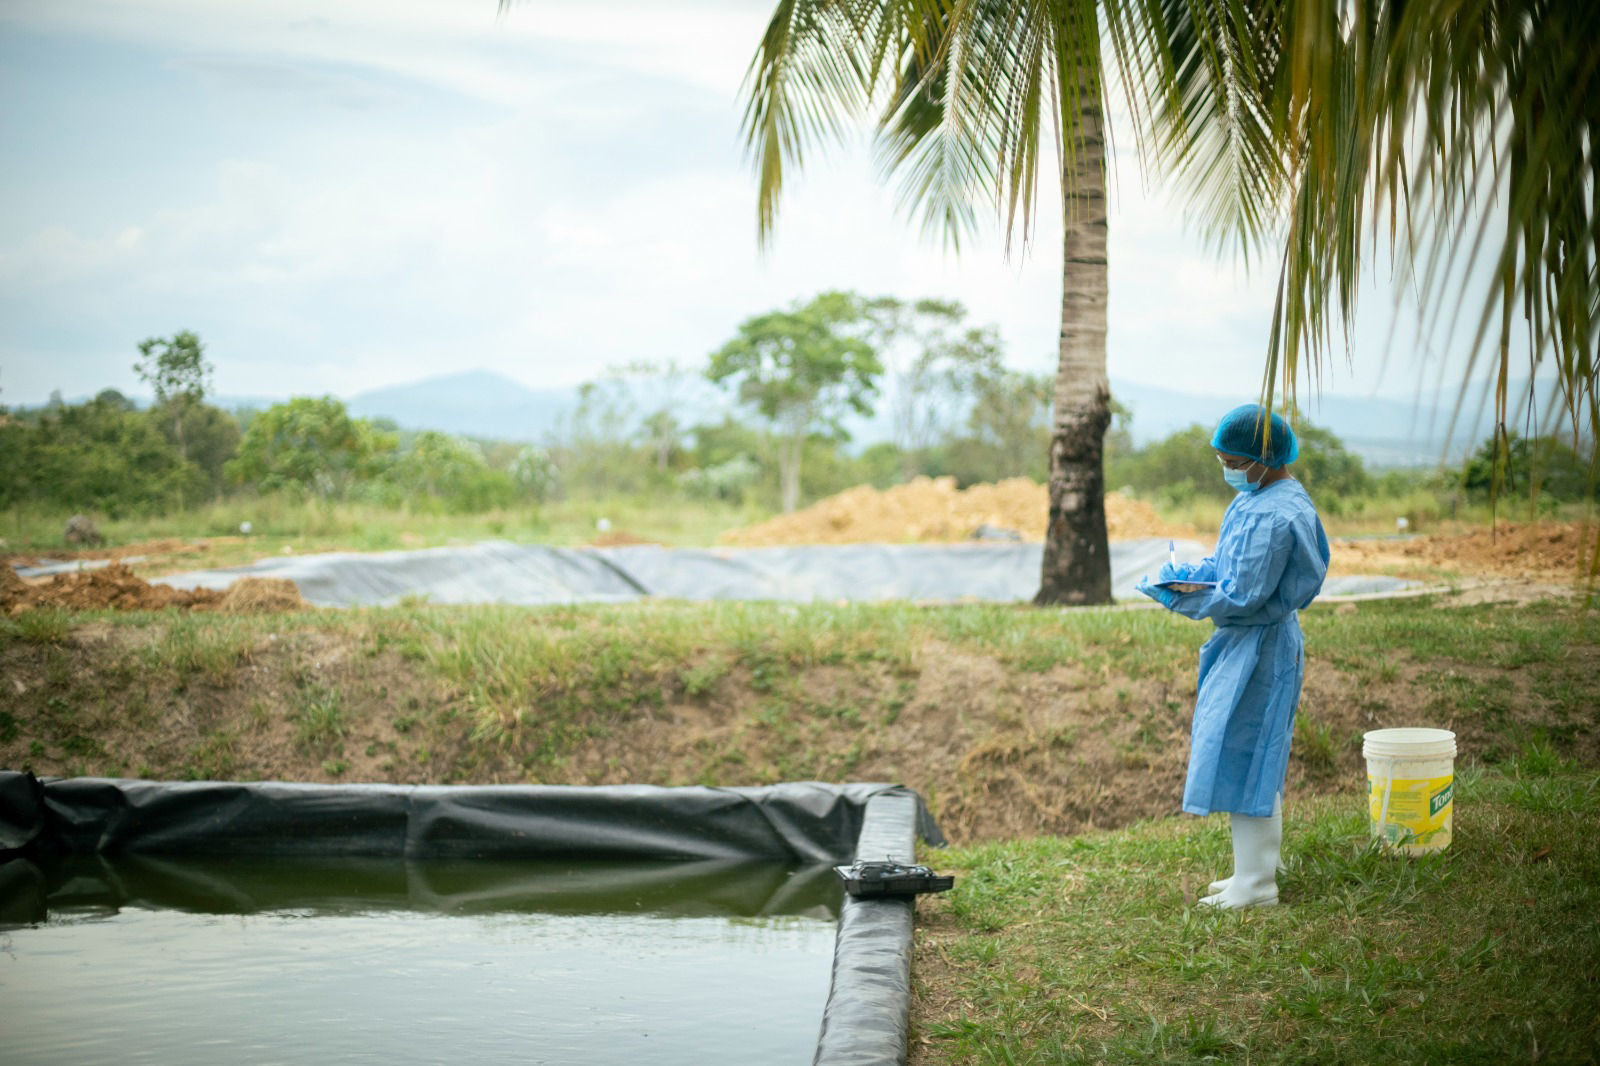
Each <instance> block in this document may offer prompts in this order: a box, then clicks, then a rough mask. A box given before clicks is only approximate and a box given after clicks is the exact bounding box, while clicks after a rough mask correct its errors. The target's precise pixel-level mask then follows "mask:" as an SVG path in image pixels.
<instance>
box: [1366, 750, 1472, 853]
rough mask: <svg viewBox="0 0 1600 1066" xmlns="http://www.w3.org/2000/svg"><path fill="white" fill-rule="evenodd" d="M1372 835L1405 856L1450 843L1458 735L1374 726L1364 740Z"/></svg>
mask: <svg viewBox="0 0 1600 1066" xmlns="http://www.w3.org/2000/svg"><path fill="white" fill-rule="evenodd" d="M1361 754H1362V755H1363V756H1365V757H1366V760H1367V807H1368V811H1369V813H1370V815H1371V818H1372V835H1373V836H1374V837H1377V838H1378V839H1379V840H1381V841H1383V843H1384V846H1385V847H1388V848H1392V849H1393V850H1395V851H1398V852H1401V853H1403V854H1405V855H1429V854H1432V853H1433V852H1436V851H1443V850H1444V849H1445V848H1447V847H1449V846H1450V828H1451V818H1452V815H1453V814H1454V807H1455V804H1454V793H1455V758H1456V735H1455V734H1454V733H1452V732H1450V730H1448V729H1374V730H1372V731H1371V732H1370V733H1367V734H1366V735H1365V736H1364V737H1363V738H1362V744H1361Z"/></svg>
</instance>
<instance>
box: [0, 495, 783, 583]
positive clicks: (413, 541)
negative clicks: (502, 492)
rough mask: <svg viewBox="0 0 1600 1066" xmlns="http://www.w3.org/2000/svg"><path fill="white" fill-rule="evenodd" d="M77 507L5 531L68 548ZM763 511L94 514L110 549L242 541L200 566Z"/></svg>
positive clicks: (257, 505) (12, 517)
mask: <svg viewBox="0 0 1600 1066" xmlns="http://www.w3.org/2000/svg"><path fill="white" fill-rule="evenodd" d="M71 513H72V512H70V511H55V510H34V509H21V508H12V509H10V510H9V511H8V512H6V513H5V514H4V515H0V519H3V521H0V532H3V534H4V536H5V538H6V540H7V541H8V542H9V548H8V550H11V551H34V552H40V553H49V552H50V551H62V550H65V549H66V544H65V542H64V541H63V540H62V533H63V532H64V530H65V527H66V521H67V518H68V516H69V515H70V514H71ZM767 517H769V514H768V513H767V512H765V511H762V510H760V509H758V508H755V507H748V506H734V505H730V504H720V503H707V502H697V501H689V500H682V499H677V498H675V497H673V498H661V499H652V498H649V497H614V498H602V499H576V500H561V501H555V502H551V503H548V504H544V505H540V506H534V505H528V506H525V507H513V508H504V509H497V510H492V511H485V512H482V513H479V514H443V513H438V512H436V511H434V510H430V509H417V510H411V509H406V508H391V507H380V506H376V505H372V504H361V503H334V502H324V501H318V500H300V499H296V498H294V497H292V496H289V495H268V496H248V497H237V498H231V499H224V500H219V501H217V502H214V503H209V504H203V505H200V506H197V507H191V508H187V509H185V510H183V511H178V512H175V513H172V514H164V515H151V516H130V517H124V518H115V519H114V518H107V517H104V516H95V519H96V524H97V526H98V527H99V530H100V532H101V534H102V535H103V536H104V537H105V538H106V541H107V543H108V544H109V545H112V546H115V545H120V544H133V543H138V542H140V541H149V540H159V539H164V538H169V537H175V538H180V539H199V538H237V541H238V542H237V543H221V544H213V545H212V547H211V550H210V551H209V552H208V553H207V554H206V555H205V556H196V557H195V558H196V563H195V565H197V566H199V565H208V566H217V565H225V564H231V563H234V562H238V561H240V560H242V559H247V558H255V557H258V556H262V555H277V554H280V553H282V552H284V551H285V550H286V549H287V550H289V551H292V552H298V553H305V552H315V551H332V550H354V551H388V550H393V549H398V548H419V547H430V546H435V545H442V544H458V543H470V542H473V541H482V540H510V541H517V542H522V543H538V544H550V545H556V546H563V547H565V546H574V545H579V544H587V543H589V542H590V541H592V540H593V539H595V537H597V536H598V535H599V523H600V521H601V520H602V519H604V520H605V521H606V522H608V523H609V524H610V528H611V530H612V532H618V531H628V532H631V533H633V534H635V535H638V536H641V537H646V538H649V539H651V540H656V541H660V542H661V543H664V544H672V545H692V544H711V543H714V542H715V540H716V538H717V535H718V534H719V533H722V532H724V531H726V530H729V529H737V528H740V527H742V526H746V525H751V524H753V523H755V522H759V521H761V520H762V519H765V518H767ZM243 522H249V523H250V529H251V531H250V535H249V536H248V537H243V536H241V534H240V524H241V523H243Z"/></svg>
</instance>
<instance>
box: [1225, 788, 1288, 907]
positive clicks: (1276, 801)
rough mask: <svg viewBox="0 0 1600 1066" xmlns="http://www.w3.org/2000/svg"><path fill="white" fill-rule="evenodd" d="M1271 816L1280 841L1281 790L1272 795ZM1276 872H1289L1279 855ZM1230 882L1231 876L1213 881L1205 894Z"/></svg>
mask: <svg viewBox="0 0 1600 1066" xmlns="http://www.w3.org/2000/svg"><path fill="white" fill-rule="evenodd" d="M1272 817H1273V818H1275V819H1277V822H1278V839H1279V840H1280V841H1281V840H1282V839H1283V793H1281V792H1280V793H1278V794H1277V795H1276V796H1273V797H1272ZM1278 872H1279V873H1280V874H1284V873H1288V872H1289V867H1288V866H1286V865H1284V862H1283V858H1282V856H1281V855H1280V857H1279V858H1278ZM1231 884H1233V878H1232V877H1224V878H1223V879H1222V880H1220V881H1213V882H1211V883H1210V884H1209V885H1207V886H1206V895H1208V896H1215V895H1217V894H1218V893H1220V892H1226V891H1228V886H1229V885H1231Z"/></svg>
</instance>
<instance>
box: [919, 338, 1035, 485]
mask: <svg viewBox="0 0 1600 1066" xmlns="http://www.w3.org/2000/svg"><path fill="white" fill-rule="evenodd" d="M968 387H969V388H970V390H971V391H970V396H971V401H972V402H971V404H970V405H969V409H968V413H967V421H966V426H965V432H964V433H961V434H959V435H957V434H950V435H949V437H948V438H947V444H946V447H945V451H946V454H947V460H946V464H947V465H946V469H947V470H948V471H949V473H951V474H952V475H954V476H955V479H956V481H957V483H958V484H960V485H962V486H966V485H971V484H975V483H978V482H983V481H999V480H1001V479H1003V478H1008V477H1027V478H1032V479H1033V480H1035V481H1043V480H1044V479H1045V478H1046V477H1047V476H1048V474H1049V461H1050V413H1051V406H1050V404H1051V396H1052V394H1053V391H1054V381H1053V380H1052V379H1051V377H1050V375H1048V374H1022V373H1018V372H1017V371H1014V370H1007V369H1005V368H1003V367H993V368H991V372H989V373H985V374H981V375H977V376H974V377H973V378H972V379H970V382H969V383H968Z"/></svg>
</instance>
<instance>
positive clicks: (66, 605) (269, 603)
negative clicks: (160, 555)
mask: <svg viewBox="0 0 1600 1066" xmlns="http://www.w3.org/2000/svg"><path fill="white" fill-rule="evenodd" d="M310 606H311V605H310V604H308V603H306V601H305V600H304V599H303V598H302V597H301V595H300V590H299V589H298V588H297V587H296V586H295V583H294V582H293V581H289V580H287V579H286V578H259V577H247V578H241V579H240V580H239V581H237V582H235V583H234V585H233V587H232V588H229V589H228V590H227V591H225V592H220V591H217V590H216V589H175V588H172V587H171V586H169V585H152V584H150V583H149V582H148V581H146V580H144V579H143V578H141V577H139V576H137V575H136V574H134V572H133V571H132V570H130V569H128V567H127V566H126V565H125V564H123V563H112V564H111V565H110V566H106V567H102V568H100V569H97V570H79V571H77V572H75V573H69V574H56V575H55V576H53V577H51V578H50V579H49V580H47V581H44V582H41V583H38V584H32V583H29V582H26V581H23V580H22V579H21V578H20V577H18V576H17V572H16V571H15V570H13V569H12V568H11V567H10V566H7V565H0V611H4V612H5V613H7V614H16V613H18V612H19V611H24V610H27V609H29V608H34V607H58V608H63V609H66V610H73V611H92V610H106V609H110V610H118V611H159V610H161V609H162V608H163V607H178V608H184V609H192V610H220V611H234V612H251V611H302V610H308V609H309V608H310Z"/></svg>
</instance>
